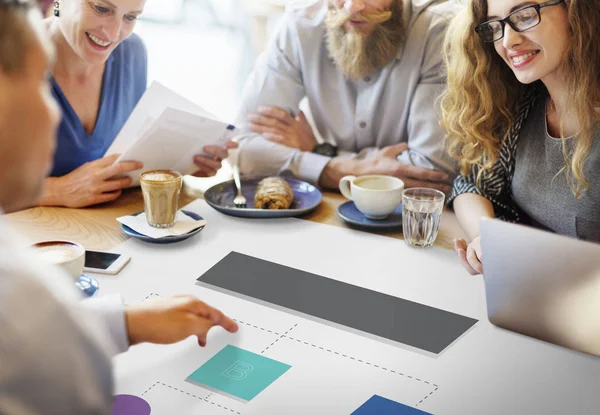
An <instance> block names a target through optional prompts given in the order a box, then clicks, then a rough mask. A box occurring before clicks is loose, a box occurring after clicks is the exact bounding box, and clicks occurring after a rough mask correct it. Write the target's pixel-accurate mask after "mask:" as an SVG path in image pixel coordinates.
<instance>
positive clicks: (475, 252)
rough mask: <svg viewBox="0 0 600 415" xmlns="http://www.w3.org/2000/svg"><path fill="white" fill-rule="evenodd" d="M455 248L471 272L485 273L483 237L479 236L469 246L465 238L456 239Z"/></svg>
mask: <svg viewBox="0 0 600 415" xmlns="http://www.w3.org/2000/svg"><path fill="white" fill-rule="evenodd" d="M454 249H455V250H456V253H457V254H458V257H459V258H460V262H462V264H463V266H464V267H465V269H466V270H467V271H469V274H471V275H479V274H482V273H483V265H482V264H481V261H482V260H483V252H482V250H481V237H479V236H478V237H477V238H475V239H473V241H471V243H470V244H469V245H468V246H467V242H466V241H465V240H464V239H455V240H454Z"/></svg>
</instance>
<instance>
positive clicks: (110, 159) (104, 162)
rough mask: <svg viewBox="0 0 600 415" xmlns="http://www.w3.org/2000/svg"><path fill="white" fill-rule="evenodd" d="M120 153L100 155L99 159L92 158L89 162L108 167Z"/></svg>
mask: <svg viewBox="0 0 600 415" xmlns="http://www.w3.org/2000/svg"><path fill="white" fill-rule="evenodd" d="M120 156H121V155H120V154H112V155H110V156H106V157H102V158H101V159H98V160H94V161H92V162H91V163H90V164H95V165H97V166H98V167H108V166H110V165H112V164H113V163H114V162H115V161H117V159H118V158H119V157H120Z"/></svg>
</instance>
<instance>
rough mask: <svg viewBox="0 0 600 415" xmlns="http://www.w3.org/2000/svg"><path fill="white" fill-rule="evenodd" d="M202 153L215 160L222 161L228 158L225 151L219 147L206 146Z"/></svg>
mask: <svg viewBox="0 0 600 415" xmlns="http://www.w3.org/2000/svg"><path fill="white" fill-rule="evenodd" d="M202 151H204V152H205V153H206V154H207V155H209V156H212V157H214V158H215V159H216V160H224V159H226V158H227V157H228V156H229V153H228V152H227V149H226V148H224V147H219V146H206V147H204V148H203V149H202Z"/></svg>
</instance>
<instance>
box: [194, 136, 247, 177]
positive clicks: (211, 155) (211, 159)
mask: <svg viewBox="0 0 600 415" xmlns="http://www.w3.org/2000/svg"><path fill="white" fill-rule="evenodd" d="M237 146H238V144H237V143H236V142H234V141H230V142H228V143H227V144H226V146H225V147H218V146H206V147H204V148H203V149H202V151H204V153H205V155H200V154H197V155H195V156H194V164H195V165H196V167H198V171H197V172H196V173H194V176H196V177H210V176H214V175H215V174H217V170H219V169H220V168H221V165H222V163H223V160H225V159H226V158H227V156H228V155H229V150H231V149H234V148H237Z"/></svg>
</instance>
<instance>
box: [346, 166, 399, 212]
mask: <svg viewBox="0 0 600 415" xmlns="http://www.w3.org/2000/svg"><path fill="white" fill-rule="evenodd" d="M403 190H404V182H403V181H402V180H400V179H398V178H397V177H392V176H380V175H371V176H360V177H356V176H346V177H344V178H342V180H340V191H341V192H342V194H343V195H344V196H345V197H346V198H347V199H350V200H352V201H353V202H354V204H355V205H356V208H357V209H358V210H360V211H361V212H362V213H363V215H365V216H366V217H367V218H368V219H375V220H381V219H385V218H387V217H388V216H389V215H390V214H391V213H392V212H393V211H394V210H396V208H397V207H398V205H399V204H400V203H402V191H403Z"/></svg>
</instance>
